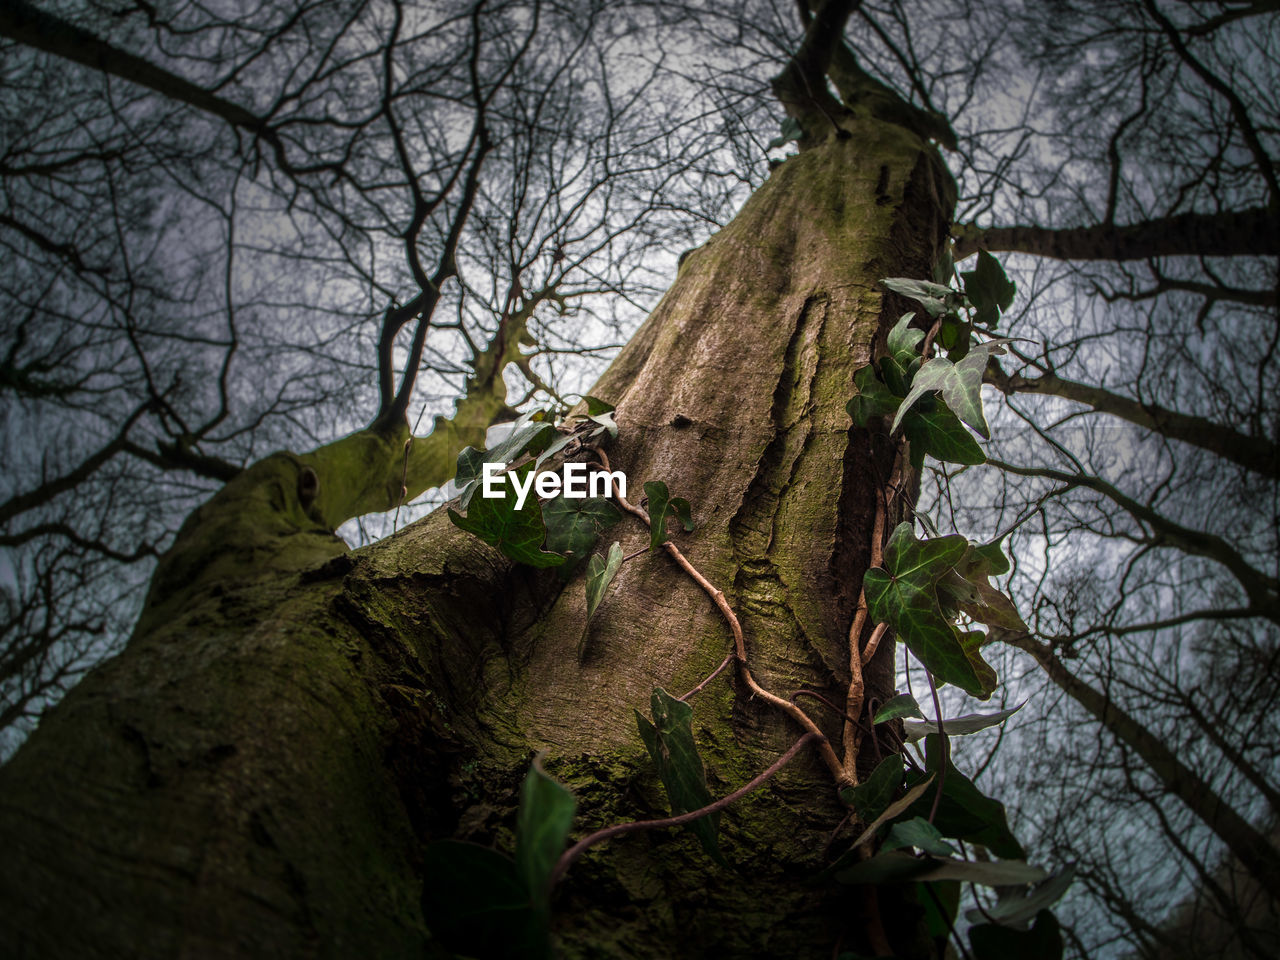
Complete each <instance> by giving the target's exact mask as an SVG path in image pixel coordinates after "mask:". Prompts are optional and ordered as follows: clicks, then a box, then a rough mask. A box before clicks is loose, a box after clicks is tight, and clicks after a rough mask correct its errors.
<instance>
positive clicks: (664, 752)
mask: <svg viewBox="0 0 1280 960" xmlns="http://www.w3.org/2000/svg"><path fill="white" fill-rule="evenodd" d="M645 486H648V484H645ZM649 705H650V707H651V708H652V710H653V722H652V723H650V722H649V721H648V720H647V719H645V717H644V715H643V714H641V713H640V711H639V710H637V711H636V726H637V727H638V728H639V730H640V739H641V740H643V741H644V745H645V747H647V748H648V750H649V756H651V757H653V762H654V763H655V764H656V765H657V767H658V776H660V777H661V778H662V784H663V786H665V787H666V788H667V799H668V800H669V801H670V802H671V812H672V814H681V813H689V812H690V811H693V810H698V809H700V808H702V807H705V806H707V805H708V804H709V803H711V791H710V790H708V789H707V774H706V770H705V769H704V768H703V766H702V758H701V757H700V756H698V746H697V744H696V743H694V740H693V708H692V707H691V706H689V705H688V704H687V703H683V702H681V701H679V700H677V699H676V698H675V697H673V696H671V695H670V694H668V693H667V692H666V691H665V690H663V689H662V688H661V687H654V688H653V696H652V697H651V698H650V700H649ZM719 824H720V816H719V814H711V815H710V816H705V817H699V818H698V819H697V820H694V821H693V822H692V823H690V824H687V826H688V828H689V830H690V831H692V832H693V834H694V835H695V836H696V837H697V838H698V840H699V841H700V842H701V843H702V849H704V850H705V851H706V852H707V854H708V855H709V856H711V858H712V859H714V860H715V861H716V862H717V863H721V864H723V863H724V862H725V860H724V857H723V856H722V855H721V853H720V846H719V844H718V843H717V841H716V831H717V830H718V828H719Z"/></svg>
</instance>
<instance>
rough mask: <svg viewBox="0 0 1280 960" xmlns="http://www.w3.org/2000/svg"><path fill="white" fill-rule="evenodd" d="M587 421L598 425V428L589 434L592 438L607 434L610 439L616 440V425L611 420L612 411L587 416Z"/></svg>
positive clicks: (615, 422)
mask: <svg viewBox="0 0 1280 960" xmlns="http://www.w3.org/2000/svg"><path fill="white" fill-rule="evenodd" d="M587 419H588V420H590V421H591V422H593V423H597V424H599V427H598V428H597V429H596V430H595V432H593V433H592V434H591V435H592V436H593V437H598V436H600V434H602V433H607V434H609V437H610V438H611V439H613V440H617V439H618V423H617V421H616V420H614V419H613V411H612V410H606V411H604V412H603V413H593V414H589V415H588V416H587Z"/></svg>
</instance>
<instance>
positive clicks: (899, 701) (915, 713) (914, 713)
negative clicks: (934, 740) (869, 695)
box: [871, 693, 924, 724]
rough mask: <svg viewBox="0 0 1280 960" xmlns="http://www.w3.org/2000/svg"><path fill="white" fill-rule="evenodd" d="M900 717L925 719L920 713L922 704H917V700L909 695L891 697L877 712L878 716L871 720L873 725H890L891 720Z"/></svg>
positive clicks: (902, 694) (901, 694)
mask: <svg viewBox="0 0 1280 960" xmlns="http://www.w3.org/2000/svg"><path fill="white" fill-rule="evenodd" d="M898 717H919V718H920V719H921V720H923V719H924V714H923V713H921V712H920V704H918V703H916V698H915V697H913V696H912V695H911V694H909V693H900V694H898V695H897V696H896V697H890V698H889V699H888V700H886V701H885V702H884V703H883V704H881V706H880V709H879V710H877V711H876V715H875V716H874V717H872V718H871V722H872V723H873V724H876V723H888V722H889V721H890V720H896V719H898Z"/></svg>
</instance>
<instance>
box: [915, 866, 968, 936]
mask: <svg viewBox="0 0 1280 960" xmlns="http://www.w3.org/2000/svg"><path fill="white" fill-rule="evenodd" d="M915 891H916V901H917V902H918V903H919V904H920V906H921V907H923V908H924V922H925V925H926V926H927V927H928V928H929V936H930V937H932V938H934V939H935V940H936V939H937V938H939V937H947V936H950V934H951V928H952V927H953V926H954V925H955V919H956V914H957V913H959V912H960V881H959V880H939V881H937V882H936V883H928V884H924V883H917V884H916V885H915Z"/></svg>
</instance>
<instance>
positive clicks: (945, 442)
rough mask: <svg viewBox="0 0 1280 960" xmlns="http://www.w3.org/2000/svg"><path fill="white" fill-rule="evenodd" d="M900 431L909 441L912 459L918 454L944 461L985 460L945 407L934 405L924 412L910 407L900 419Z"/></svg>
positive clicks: (970, 463) (972, 440)
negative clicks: (910, 409)
mask: <svg viewBox="0 0 1280 960" xmlns="http://www.w3.org/2000/svg"><path fill="white" fill-rule="evenodd" d="M902 433H903V435H904V436H905V437H906V438H907V441H908V442H909V443H910V444H911V456H912V458H913V459H914V458H915V457H916V456H917V455H919V456H920V457H922V458H923V457H926V456H929V457H933V459H935V460H941V461H943V462H944V463H960V464H965V465H973V464H978V463H986V462H987V455H986V454H985V453H983V451H982V448H981V447H980V446H978V441H976V440H974V439H973V436H972V435H971V434H970V433H969V431H968V430H966V429H965V428H964V424H962V423H961V422H960V420H959V419H958V418H957V417H956V415H955V414H954V413H952V412H951V410H950V409H948V408H947V407H944V406H941V405H935V406H934V408H933V409H932V410H929V411H927V412H926V411H924V410H922V409H919V408H917V409H915V410H912V411H911V412H909V413H908V414H907V415H906V416H905V417H904V418H903V420H902Z"/></svg>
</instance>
